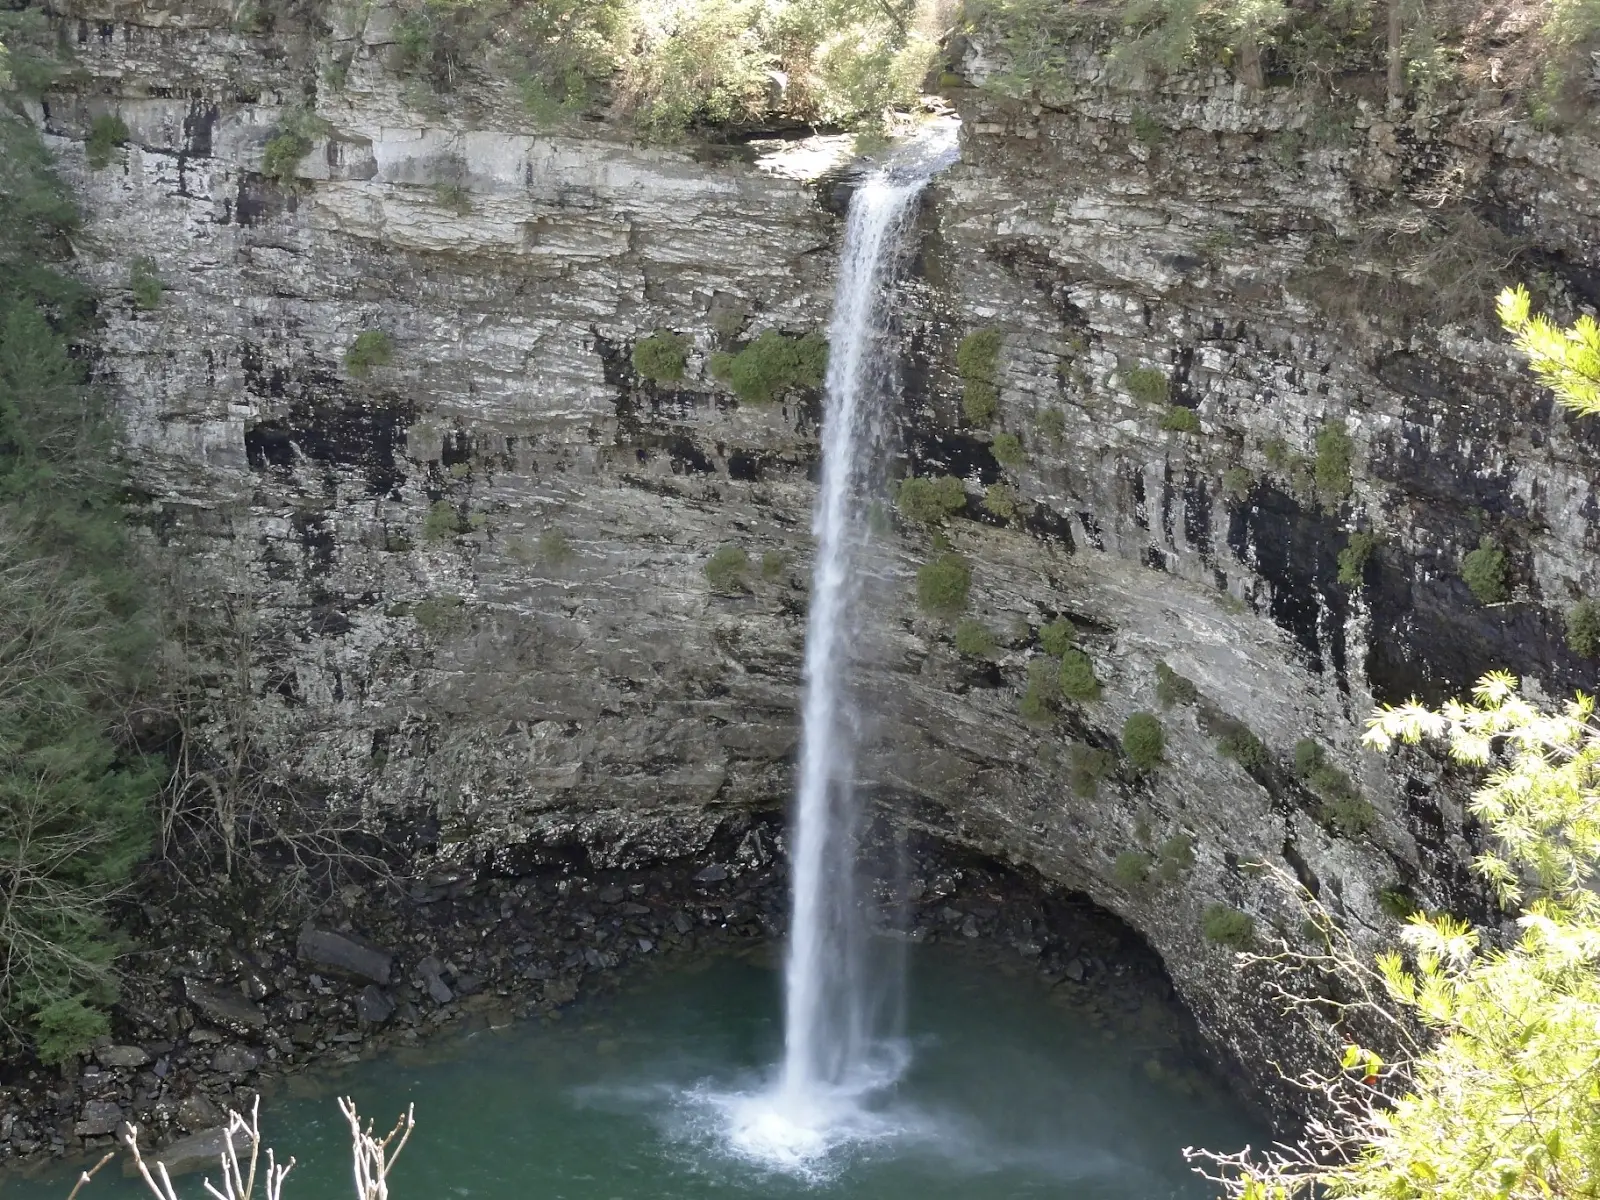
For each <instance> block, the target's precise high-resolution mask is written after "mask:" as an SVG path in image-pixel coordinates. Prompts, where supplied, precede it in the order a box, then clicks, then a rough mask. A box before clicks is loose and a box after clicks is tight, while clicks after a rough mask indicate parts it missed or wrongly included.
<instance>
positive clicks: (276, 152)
mask: <svg viewBox="0 0 1600 1200" xmlns="http://www.w3.org/2000/svg"><path fill="white" fill-rule="evenodd" d="M329 128H330V126H329V125H328V122H327V121H325V120H323V119H322V118H321V117H319V116H317V115H316V114H315V113H314V112H312V111H311V110H310V109H309V108H305V107H298V108H290V109H286V110H285V111H284V112H283V114H282V116H280V117H279V119H278V125H277V128H276V129H275V130H274V131H273V134H272V136H271V137H270V138H268V139H267V144H266V145H265V146H264V147H262V150H261V173H262V174H263V175H265V176H266V177H267V178H269V179H274V180H276V181H277V183H278V185H279V186H280V187H283V188H288V189H291V190H292V189H294V188H297V187H299V185H300V180H299V172H300V160H301V159H303V158H304V157H305V156H306V155H308V154H310V153H311V146H312V143H313V141H315V139H317V138H319V137H322V136H323V135H324V134H326V133H327V132H328V130H329Z"/></svg>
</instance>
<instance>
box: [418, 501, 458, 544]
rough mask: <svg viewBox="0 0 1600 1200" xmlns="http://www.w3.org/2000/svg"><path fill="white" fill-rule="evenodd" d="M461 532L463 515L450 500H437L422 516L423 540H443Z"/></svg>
mask: <svg viewBox="0 0 1600 1200" xmlns="http://www.w3.org/2000/svg"><path fill="white" fill-rule="evenodd" d="M460 532H461V515H460V514H459V513H457V512H456V506H455V505H453V504H451V503H450V501H448V500H435V501H434V502H433V503H432V504H430V505H429V506H428V512H427V515H425V516H424V517H423V518H422V540H423V541H425V542H442V541H444V540H445V539H446V538H452V537H454V536H455V535H456V534H458V533H460Z"/></svg>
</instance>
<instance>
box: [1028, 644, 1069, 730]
mask: <svg viewBox="0 0 1600 1200" xmlns="http://www.w3.org/2000/svg"><path fill="white" fill-rule="evenodd" d="M1057 673H1058V668H1057V666H1056V664H1055V662H1054V660H1052V659H1046V658H1034V659H1030V660H1029V661H1028V684H1027V686H1026V687H1025V688H1024V689H1023V691H1022V698H1021V699H1020V700H1019V701H1018V704H1017V711H1018V712H1020V713H1021V714H1022V719H1023V720H1024V721H1027V722H1028V723H1029V724H1033V725H1044V724H1048V723H1049V722H1050V721H1052V720H1054V719H1055V702H1056V700H1057V699H1058V698H1059V697H1060V695H1061V683H1060V680H1059V679H1058V678H1057Z"/></svg>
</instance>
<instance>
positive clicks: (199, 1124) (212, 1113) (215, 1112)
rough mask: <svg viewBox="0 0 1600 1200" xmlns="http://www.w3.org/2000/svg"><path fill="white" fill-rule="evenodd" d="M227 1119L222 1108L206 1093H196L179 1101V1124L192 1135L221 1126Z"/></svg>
mask: <svg viewBox="0 0 1600 1200" xmlns="http://www.w3.org/2000/svg"><path fill="white" fill-rule="evenodd" d="M227 1119H228V1114H227V1113H225V1112H223V1111H222V1106H221V1105H219V1104H218V1103H217V1102H216V1101H215V1100H213V1099H212V1098H211V1097H210V1096H208V1095H206V1094H205V1093H204V1092H195V1093H194V1094H193V1095H189V1096H185V1097H184V1098H183V1099H182V1100H180V1101H178V1124H180V1125H182V1126H183V1127H184V1128H185V1129H187V1130H189V1131H190V1132H191V1133H193V1132H195V1131H197V1130H203V1129H210V1128H211V1127H212V1126H214V1125H221V1124H223V1123H224V1122H226V1121H227Z"/></svg>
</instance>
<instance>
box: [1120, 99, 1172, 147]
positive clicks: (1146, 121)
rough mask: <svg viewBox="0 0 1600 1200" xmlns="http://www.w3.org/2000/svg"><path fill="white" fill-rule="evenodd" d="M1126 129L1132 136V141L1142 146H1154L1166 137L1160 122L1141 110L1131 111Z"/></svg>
mask: <svg viewBox="0 0 1600 1200" xmlns="http://www.w3.org/2000/svg"><path fill="white" fill-rule="evenodd" d="M1128 129H1129V132H1131V133H1132V134H1133V139H1134V141H1136V142H1138V143H1140V144H1141V145H1144V146H1154V145H1155V144H1156V143H1157V142H1159V141H1160V140H1161V139H1162V138H1163V137H1164V136H1165V135H1166V130H1165V129H1164V128H1163V127H1162V125H1161V122H1160V121H1157V120H1156V119H1155V118H1154V117H1152V116H1151V115H1150V114H1149V113H1147V112H1145V111H1144V109H1142V108H1136V109H1134V110H1133V116H1132V118H1131V119H1130V120H1129V121H1128Z"/></svg>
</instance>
